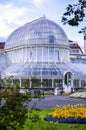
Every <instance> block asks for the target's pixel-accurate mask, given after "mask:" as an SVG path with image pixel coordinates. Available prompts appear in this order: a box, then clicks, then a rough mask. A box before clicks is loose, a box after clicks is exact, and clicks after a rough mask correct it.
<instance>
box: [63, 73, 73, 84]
mask: <svg viewBox="0 0 86 130" xmlns="http://www.w3.org/2000/svg"><path fill="white" fill-rule="evenodd" d="M71 82H72V73H71V72H67V73H66V74H65V76H64V83H65V84H66V85H67V86H69V85H70V86H71Z"/></svg>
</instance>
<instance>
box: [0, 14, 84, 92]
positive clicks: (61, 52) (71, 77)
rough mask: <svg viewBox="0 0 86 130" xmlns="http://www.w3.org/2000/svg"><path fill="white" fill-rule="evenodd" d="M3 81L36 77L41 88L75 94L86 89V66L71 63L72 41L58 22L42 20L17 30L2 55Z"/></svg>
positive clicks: (44, 18)
mask: <svg viewBox="0 0 86 130" xmlns="http://www.w3.org/2000/svg"><path fill="white" fill-rule="evenodd" d="M0 62H1V64H0V65H2V66H0V72H1V77H2V78H3V79H4V78H9V77H12V79H13V80H19V82H20V87H22V80H23V79H25V80H29V81H30V82H29V85H30V87H31V78H32V77H36V78H37V79H38V80H40V81H41V82H43V81H46V84H45V85H43V84H41V85H40V86H38V87H40V88H54V89H55V88H60V87H61V88H63V89H64V91H71V90H74V89H75V88H83V87H85V81H86V62H84V63H81V62H71V59H70V47H69V41H68V38H67V36H66V33H65V32H64V30H63V29H62V28H61V27H60V26H59V25H58V24H57V23H55V22H53V21H51V20H48V19H47V18H46V17H41V18H39V19H36V20H34V21H32V22H29V23H26V24H25V25H23V26H21V27H19V28H17V29H16V30H14V31H13V32H12V33H11V35H10V36H9V37H8V39H7V41H6V44H5V48H4V51H3V52H0Z"/></svg>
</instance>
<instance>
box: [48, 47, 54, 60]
mask: <svg viewBox="0 0 86 130" xmlns="http://www.w3.org/2000/svg"><path fill="white" fill-rule="evenodd" d="M49 61H50V62H53V61H54V49H53V48H49Z"/></svg>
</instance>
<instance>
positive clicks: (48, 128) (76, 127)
mask: <svg viewBox="0 0 86 130" xmlns="http://www.w3.org/2000/svg"><path fill="white" fill-rule="evenodd" d="M49 112H52V109H43V110H32V111H29V113H28V118H27V120H26V123H25V125H24V128H23V129H22V130H85V129H86V124H70V123H58V122H57V123H53V122H48V121H45V120H43V119H44V117H46V116H47V114H48V113H49ZM30 114H31V115H30Z"/></svg>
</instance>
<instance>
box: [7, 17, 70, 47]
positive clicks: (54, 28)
mask: <svg viewBox="0 0 86 130" xmlns="http://www.w3.org/2000/svg"><path fill="white" fill-rule="evenodd" d="M39 44H41V45H46V44H50V45H51V44H52V45H53V44H55V45H66V44H68V39H67V36H66V34H65V32H64V30H63V29H62V28H61V27H60V26H59V25H58V24H57V23H55V22H53V21H51V20H48V19H46V18H45V17H42V18H39V19H36V20H34V21H32V22H29V23H27V24H25V25H24V26H21V27H20V28H18V29H16V30H15V31H13V32H12V34H11V35H10V36H9V37H8V39H7V42H6V45H5V49H9V48H14V47H19V46H24V45H39Z"/></svg>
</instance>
